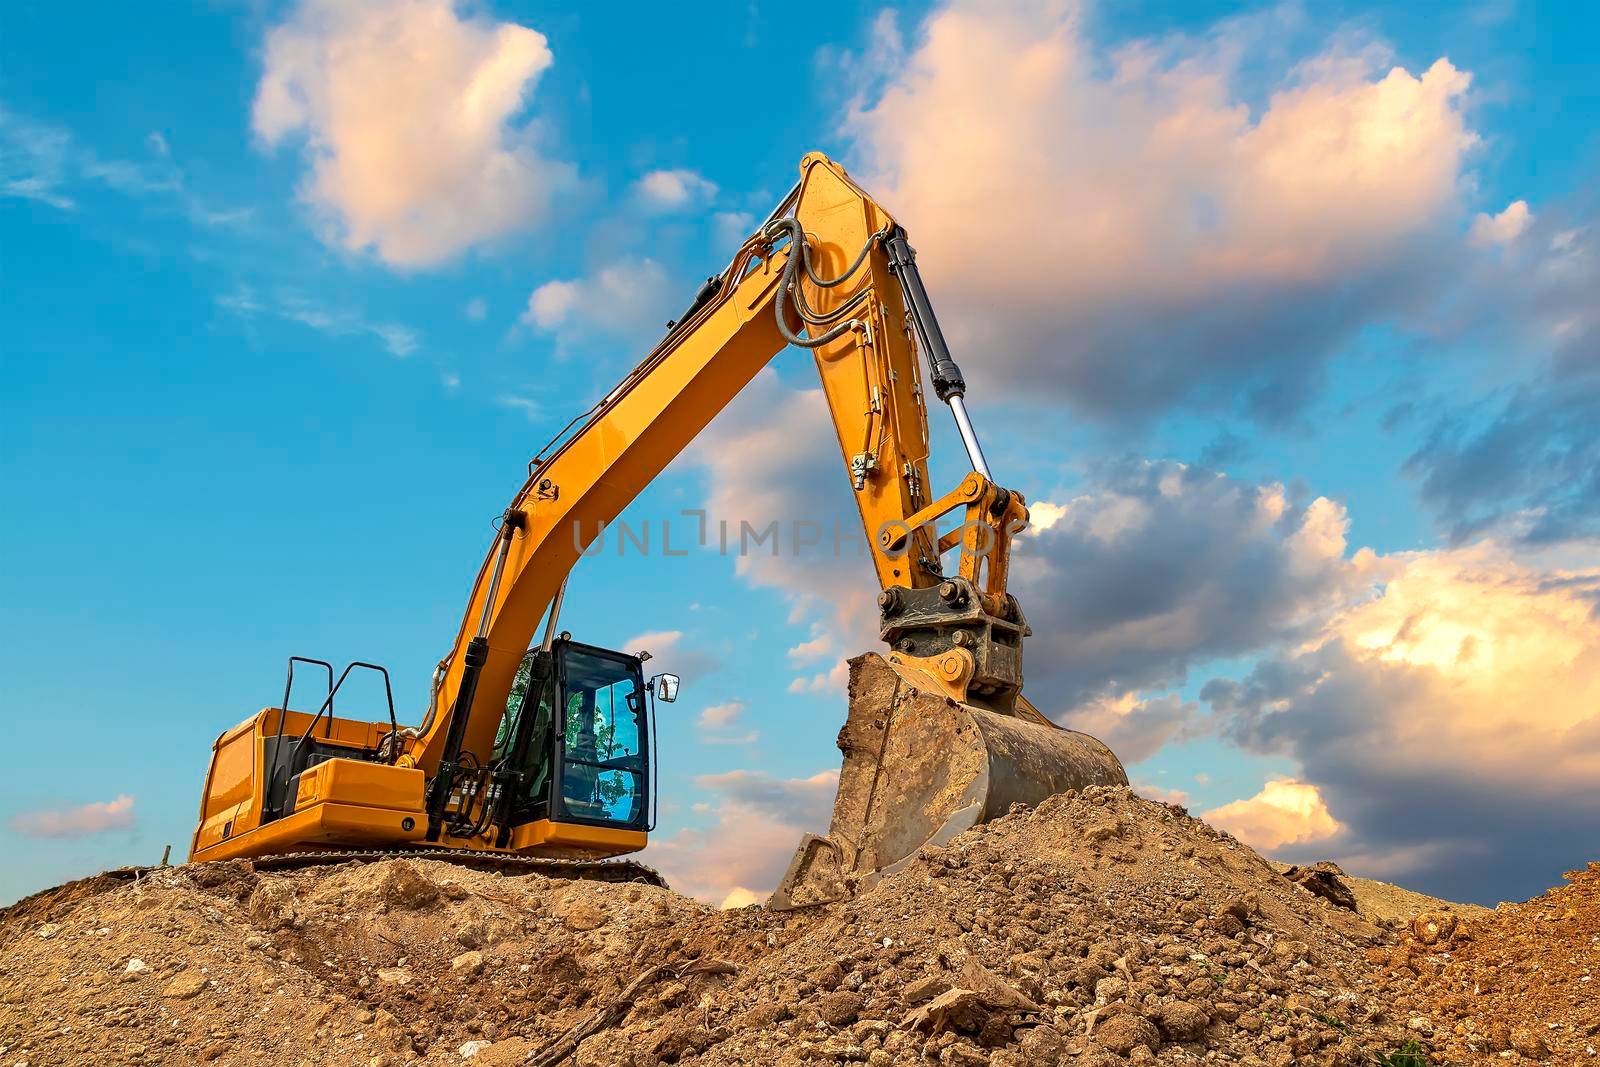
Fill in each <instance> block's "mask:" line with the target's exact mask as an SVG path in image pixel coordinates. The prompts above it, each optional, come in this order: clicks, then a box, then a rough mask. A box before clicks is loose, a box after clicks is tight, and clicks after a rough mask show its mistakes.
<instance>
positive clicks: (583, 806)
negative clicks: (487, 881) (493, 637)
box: [494, 634, 678, 830]
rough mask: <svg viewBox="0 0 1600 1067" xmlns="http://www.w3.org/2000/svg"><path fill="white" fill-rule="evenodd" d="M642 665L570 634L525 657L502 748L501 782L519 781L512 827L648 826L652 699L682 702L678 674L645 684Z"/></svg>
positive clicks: (497, 754) (498, 759) (498, 758)
mask: <svg viewBox="0 0 1600 1067" xmlns="http://www.w3.org/2000/svg"><path fill="white" fill-rule="evenodd" d="M642 665H643V660H642V659H641V657H639V656H634V655H628V654H627V653H623V652H615V651H612V650H611V649H606V648H600V647H598V646H596V645H586V644H581V643H579V642H577V641H573V640H572V639H571V638H570V637H569V636H567V635H565V634H563V635H562V636H561V638H560V639H559V640H556V641H554V642H552V643H551V646H550V648H549V649H548V650H545V649H542V648H541V649H534V650H533V651H531V652H529V653H528V654H527V656H525V657H524V658H523V661H522V665H521V667H520V668H519V669H518V671H517V679H516V682H515V683H514V684H513V685H512V689H511V695H510V697H509V698H508V699H507V701H506V713H505V717H504V718H503V719H502V720H501V723H500V731H499V733H498V735H497V736H496V738H495V747H494V759H495V763H496V765H497V766H499V767H500V768H501V769H502V771H501V777H502V778H503V780H506V781H511V780H512V779H513V776H515V780H516V781H517V782H518V786H517V795H516V799H515V801H514V802H513V806H512V808H511V814H512V817H511V819H510V820H509V821H510V822H511V823H512V824H513V825H520V824H522V823H528V822H533V821H536V820H540V819H551V820H554V821H556V822H566V823H580V824H584V825H590V826H612V827H617V828H620V829H630V830H645V829H648V828H649V827H648V823H649V819H650V809H651V807H652V804H651V789H652V786H653V783H654V775H653V774H652V767H651V763H650V759H651V747H652V746H651V741H652V740H653V737H654V726H655V716H654V714H653V711H654V709H653V707H652V703H653V701H654V700H656V699H661V700H664V701H671V700H676V699H677V689H678V679H677V676H676V675H670V674H669V675H658V676H656V677H654V678H652V679H651V680H650V684H648V685H647V684H646V682H645V679H644V672H643V671H642V669H641V667H642Z"/></svg>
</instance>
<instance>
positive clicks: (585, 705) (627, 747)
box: [561, 649, 646, 825]
mask: <svg viewBox="0 0 1600 1067" xmlns="http://www.w3.org/2000/svg"><path fill="white" fill-rule="evenodd" d="M563 674H564V678H565V687H564V696H565V700H564V706H563V708H562V729H563V735H562V740H563V742H564V744H563V758H562V770H561V801H562V806H563V807H564V808H565V813H566V815H567V816H568V817H570V818H577V819H585V820H590V821H601V822H614V823H620V824H623V825H632V824H634V823H637V822H639V821H640V820H641V818H642V817H643V815H644V808H645V802H646V801H645V782H646V778H645V764H644V754H643V748H644V746H643V727H644V694H643V693H641V692H640V690H639V683H638V671H637V668H636V667H634V666H633V665H632V663H631V662H629V661H623V660H620V659H612V658H611V657H608V656H597V655H593V654H591V653H588V652H581V651H578V650H576V649H569V650H568V651H567V654H566V656H565V660H564V664H563Z"/></svg>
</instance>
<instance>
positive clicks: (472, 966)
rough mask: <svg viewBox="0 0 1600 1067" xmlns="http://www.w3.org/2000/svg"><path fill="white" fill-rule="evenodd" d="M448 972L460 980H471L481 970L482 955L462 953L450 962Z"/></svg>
mask: <svg viewBox="0 0 1600 1067" xmlns="http://www.w3.org/2000/svg"><path fill="white" fill-rule="evenodd" d="M450 970H451V971H452V972H454V973H455V974H457V975H459V976H460V977H462V978H472V977H474V976H476V975H477V974H478V972H480V971H482V970H483V953H481V952H463V953H462V954H461V955H459V956H457V957H456V958H455V959H453V960H451V961H450Z"/></svg>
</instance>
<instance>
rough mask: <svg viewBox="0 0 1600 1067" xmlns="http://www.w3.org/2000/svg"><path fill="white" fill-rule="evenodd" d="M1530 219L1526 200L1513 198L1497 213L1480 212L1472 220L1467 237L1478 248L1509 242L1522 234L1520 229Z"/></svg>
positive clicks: (1525, 227) (1530, 213) (1526, 226)
mask: <svg viewBox="0 0 1600 1067" xmlns="http://www.w3.org/2000/svg"><path fill="white" fill-rule="evenodd" d="M1532 221H1533V212H1531V211H1529V210H1528V202H1527V201H1526V200H1513V201H1512V202H1511V203H1509V204H1507V205H1506V208H1505V210H1504V211H1502V212H1500V213H1499V214H1498V215H1485V214H1482V213H1480V214H1479V215H1478V217H1477V218H1475V219H1473V220H1472V230H1471V231H1470V232H1469V234H1468V237H1469V239H1470V240H1471V242H1472V243H1473V244H1474V245H1476V246H1478V247H1479V248H1483V247H1487V246H1489V245H1505V244H1510V243H1511V242H1512V241H1515V240H1516V239H1517V238H1518V237H1520V236H1522V231H1523V230H1526V229H1527V228H1528V223H1530V222H1532Z"/></svg>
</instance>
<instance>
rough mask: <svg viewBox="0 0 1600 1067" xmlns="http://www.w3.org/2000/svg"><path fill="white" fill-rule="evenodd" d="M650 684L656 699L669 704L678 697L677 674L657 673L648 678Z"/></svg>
mask: <svg viewBox="0 0 1600 1067" xmlns="http://www.w3.org/2000/svg"><path fill="white" fill-rule="evenodd" d="M650 685H651V687H652V688H653V689H654V690H655V694H656V699H657V700H660V701H662V702H664V703H667V704H671V703H672V702H673V701H675V700H677V699H678V676H677V675H676V674H658V675H656V676H655V677H654V678H652V679H650Z"/></svg>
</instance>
